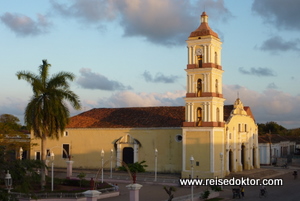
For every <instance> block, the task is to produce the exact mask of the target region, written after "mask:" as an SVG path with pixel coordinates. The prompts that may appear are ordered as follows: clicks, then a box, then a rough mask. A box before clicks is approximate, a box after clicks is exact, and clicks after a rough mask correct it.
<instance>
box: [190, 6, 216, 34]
mask: <svg viewBox="0 0 300 201" xmlns="http://www.w3.org/2000/svg"><path fill="white" fill-rule="evenodd" d="M203 16H207V15H206V13H205V12H203V13H202V15H201V17H203ZM207 35H212V36H214V37H216V38H219V36H218V34H217V33H216V32H214V31H213V30H212V29H211V28H210V27H209V25H208V23H207V22H202V23H201V24H200V26H199V27H198V28H197V29H196V30H195V31H193V32H191V34H190V37H197V36H207Z"/></svg>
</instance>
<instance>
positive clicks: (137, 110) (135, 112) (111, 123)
mask: <svg viewBox="0 0 300 201" xmlns="http://www.w3.org/2000/svg"><path fill="white" fill-rule="evenodd" d="M184 110H185V109H184V107H132V108H96V109H92V110H90V111H87V112H84V113H81V114H79V115H76V116H74V117H72V118H71V119H70V123H69V125H68V126H67V127H68V128H151V127H181V126H182V124H183V122H184V119H185V111H184Z"/></svg>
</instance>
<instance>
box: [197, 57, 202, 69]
mask: <svg viewBox="0 0 300 201" xmlns="http://www.w3.org/2000/svg"><path fill="white" fill-rule="evenodd" d="M197 59H198V67H199V68H202V55H198V56H197Z"/></svg>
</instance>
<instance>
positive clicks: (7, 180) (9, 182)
mask: <svg viewBox="0 0 300 201" xmlns="http://www.w3.org/2000/svg"><path fill="white" fill-rule="evenodd" d="M4 180H5V186H6V189H7V190H8V193H10V189H12V188H11V186H12V178H11V175H10V174H9V170H7V173H6V175H5V178H4Z"/></svg>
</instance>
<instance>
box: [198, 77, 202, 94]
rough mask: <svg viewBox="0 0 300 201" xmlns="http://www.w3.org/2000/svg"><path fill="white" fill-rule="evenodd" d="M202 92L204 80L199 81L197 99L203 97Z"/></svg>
mask: <svg viewBox="0 0 300 201" xmlns="http://www.w3.org/2000/svg"><path fill="white" fill-rule="evenodd" d="M201 92H202V80H201V79H198V81H197V97H200V96H201Z"/></svg>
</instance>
